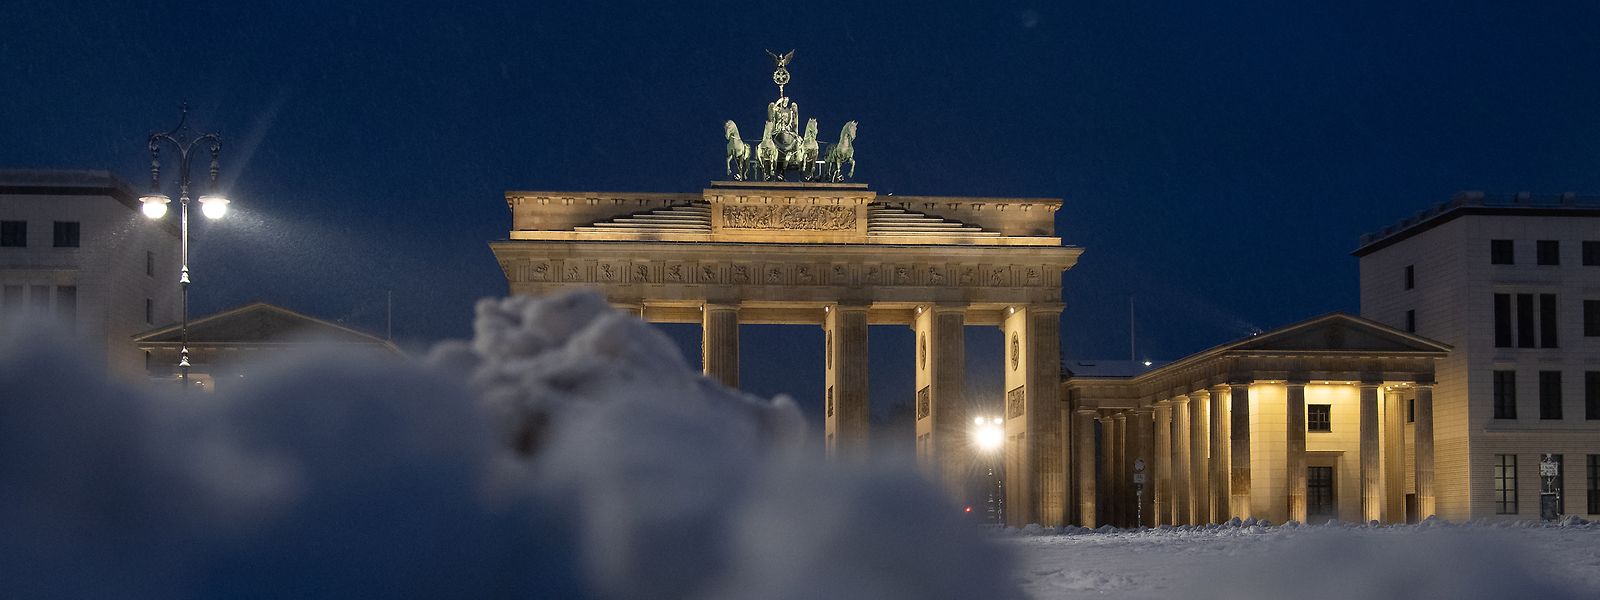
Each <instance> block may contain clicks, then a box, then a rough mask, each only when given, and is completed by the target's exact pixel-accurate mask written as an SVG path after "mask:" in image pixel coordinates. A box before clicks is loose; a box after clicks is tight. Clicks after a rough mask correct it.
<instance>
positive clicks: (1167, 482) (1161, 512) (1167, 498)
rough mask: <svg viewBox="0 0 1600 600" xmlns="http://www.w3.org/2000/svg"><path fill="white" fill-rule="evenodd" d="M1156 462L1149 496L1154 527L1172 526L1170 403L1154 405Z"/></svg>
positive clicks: (1164, 401)
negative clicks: (1152, 504) (1152, 502)
mask: <svg viewBox="0 0 1600 600" xmlns="http://www.w3.org/2000/svg"><path fill="white" fill-rule="evenodd" d="M1155 438H1156V444H1155V446H1156V448H1155V452H1156V460H1155V477H1153V480H1154V481H1155V488H1154V490H1153V491H1152V493H1151V494H1150V495H1151V496H1152V497H1154V499H1155V504H1154V510H1153V511H1152V514H1153V515H1154V517H1155V518H1153V519H1151V521H1150V522H1151V523H1152V524H1155V525H1171V524H1172V403H1170V402H1167V401H1166V400H1162V401H1160V402H1157V403H1156V423H1155Z"/></svg>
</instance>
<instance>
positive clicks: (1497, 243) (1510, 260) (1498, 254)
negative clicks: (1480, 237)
mask: <svg viewBox="0 0 1600 600" xmlns="http://www.w3.org/2000/svg"><path fill="white" fill-rule="evenodd" d="M1516 262H1517V253H1516V247H1515V246H1512V245H1511V240H1489V264H1492V265H1509V264H1515V263H1516Z"/></svg>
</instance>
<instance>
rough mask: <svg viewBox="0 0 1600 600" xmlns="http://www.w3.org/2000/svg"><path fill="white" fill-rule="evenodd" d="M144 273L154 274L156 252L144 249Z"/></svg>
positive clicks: (152, 275) (153, 275)
mask: <svg viewBox="0 0 1600 600" xmlns="http://www.w3.org/2000/svg"><path fill="white" fill-rule="evenodd" d="M144 274H145V275H149V276H151V277H155V276H156V253H154V252H151V251H149V250H145V251H144Z"/></svg>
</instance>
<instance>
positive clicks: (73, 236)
mask: <svg viewBox="0 0 1600 600" xmlns="http://www.w3.org/2000/svg"><path fill="white" fill-rule="evenodd" d="M55 247H57V248H77V247H78V222H77V221H56V228H55Z"/></svg>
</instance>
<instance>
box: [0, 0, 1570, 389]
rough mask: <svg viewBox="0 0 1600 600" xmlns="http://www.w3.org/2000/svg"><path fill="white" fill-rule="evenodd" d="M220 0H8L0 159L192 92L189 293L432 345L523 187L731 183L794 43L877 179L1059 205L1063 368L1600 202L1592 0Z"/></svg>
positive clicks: (91, 134)
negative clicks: (232, 212)
mask: <svg viewBox="0 0 1600 600" xmlns="http://www.w3.org/2000/svg"><path fill="white" fill-rule="evenodd" d="M228 4H232V3H200V2H194V3H170V2H150V3H123V2H106V3H95V2H35V1H32V0H24V1H22V2H20V3H18V2H10V3H8V8H7V10H6V11H5V12H6V14H7V17H8V18H7V19H6V23H5V24H4V25H3V26H0V27H3V29H4V35H0V133H3V134H4V142H3V143H0V165H4V166H14V167H26V166H39V167H71V168H106V169H110V170H112V171H115V172H118V173H120V174H122V175H123V176H124V177H126V178H128V179H129V180H130V181H131V182H134V183H135V184H136V185H141V186H142V185H143V183H142V182H143V179H142V169H143V168H144V165H145V161H146V157H145V154H144V149H143V140H144V137H145V136H146V135H147V134H148V133H149V132H150V131H151V130H154V129H162V128H165V127H167V126H170V124H171V122H172V121H173V119H174V118H175V116H176V112H175V110H174V107H175V105H176V104H177V103H178V102H180V101H183V100H187V101H189V102H190V103H192V104H193V105H194V106H195V107H196V110H195V118H194V120H195V121H196V122H198V123H200V124H202V125H204V126H206V127H207V128H209V129H216V130H220V131H221V132H222V133H223V134H224V135H225V136H226V137H227V138H228V140H229V141H228V145H227V147H226V148H225V150H224V156H223V169H224V178H225V179H227V180H228V181H229V183H230V189H231V193H232V196H233V197H234V198H235V200H236V204H235V208H236V209H238V210H237V213H236V216H237V217H238V218H233V219H230V220H227V221H223V222H220V223H218V224H215V225H213V224H204V225H202V226H200V227H199V228H198V230H197V232H196V238H197V242H196V251H195V260H194V267H195V271H196V278H197V283H196V287H195V288H194V297H195V310H196V312H197V313H203V312H208V311H211V310H216V309H219V308H224V307H228V306H233V305H237V304H240V303H243V302H246V301H249V300H252V299H258V298H259V299H265V300H269V301H272V302H277V303H280V304H284V305H286V306H290V307H293V308H297V309H301V310H306V311H309V312H312V313H314V314H317V315H319V316H324V317H327V318H331V319H337V320H342V321H345V322H348V323H351V324H354V325H357V326H360V327H364V328H367V329H369V330H374V331H381V330H382V328H383V319H384V316H383V315H384V292H385V290H389V289H392V290H393V292H394V297H395V318H394V329H395V335H396V337H397V338H401V340H402V341H403V342H405V343H408V344H415V345H421V344H422V343H425V342H428V341H432V340H436V339H439V338H442V337H462V336H466V335H468V334H469V332H470V319H471V310H470V306H471V303H472V302H473V301H474V300H475V299H477V298H479V297H482V296H487V295H495V294H500V293H503V292H504V290H505V284H504V281H503V279H502V277H501V276H500V274H499V271H498V269H497V267H496V266H495V263H494V261H493V259H492V256H491V254H490V253H489V251H488V249H487V247H486V245H485V242H486V241H487V240H490V239H495V238H500V237H503V236H504V235H505V232H506V230H507V228H508V226H509V215H508V213H507V211H506V208H505V205H504V203H503V200H502V193H503V192H504V191H505V190H507V189H547V190H561V189H572V190H623V191H695V190H698V189H700V188H701V187H703V186H704V184H705V183H706V181H708V180H710V179H713V178H716V177H718V176H719V174H720V169H721V152H722V140H721V123H722V121H723V120H725V119H729V118H732V119H735V120H736V121H738V122H739V123H740V124H741V125H742V126H743V127H745V128H746V129H747V130H748V129H749V128H751V127H754V126H755V125H756V124H757V123H758V122H759V120H760V119H761V117H762V112H761V111H762V110H763V105H764V103H765V102H766V101H768V100H769V99H770V96H772V94H773V89H772V84H771V82H770V80H769V79H768V76H769V73H770V71H771V64H770V62H769V60H768V59H767V57H766V56H765V54H764V53H763V52H762V49H763V48H771V49H773V50H779V49H783V50H787V49H789V48H797V49H798V52H797V55H796V58H795V62H794V64H793V65H791V71H792V72H793V74H794V82H793V83H792V84H791V86H790V88H789V93H790V95H791V96H792V97H793V98H795V100H796V101H797V102H799V103H800V107H801V110H802V112H803V113H804V114H803V116H805V117H812V116H814V117H817V118H819V119H820V120H821V122H822V124H823V125H824V127H823V130H824V137H825V138H830V139H831V136H833V135H836V131H837V128H838V125H839V123H841V122H842V121H844V120H847V119H856V120H859V121H860V122H861V134H860V138H859V140H858V147H859V148H858V153H857V156H858V158H859V159H860V161H861V163H860V170H859V177H858V178H859V179H860V180H862V181H865V182H867V183H870V184H871V185H872V186H873V187H874V189H876V190H877V191H879V192H880V193H886V192H896V193H902V194H938V195H1000V196H1006V195H1016V196H1055V197H1062V198H1064V199H1065V201H1066V204H1065V208H1064V209H1063V210H1062V211H1061V212H1060V213H1059V214H1058V217H1057V226H1058V230H1059V231H1060V232H1061V235H1062V236H1063V237H1064V238H1065V239H1066V240H1067V242H1068V243H1071V244H1075V245H1081V246H1084V247H1085V248H1087V251H1086V252H1085V254H1084V256H1083V259H1082V262H1081V263H1080V266H1078V267H1077V268H1075V269H1073V270H1072V271H1070V272H1069V273H1068V274H1067V277H1066V290H1065V292H1066V296H1067V302H1068V308H1067V312H1066V315H1065V334H1064V338H1065V346H1066V354H1067V355H1068V356H1071V357H1125V356H1126V355H1127V303H1128V297H1129V295H1130V294H1131V295H1134V296H1135V297H1137V299H1138V303H1139V305H1140V306H1141V309H1140V325H1139V332H1140V336H1139V337H1140V347H1141V352H1140V353H1141V354H1142V355H1149V356H1151V357H1154V358H1158V359H1159V358H1174V357H1178V356H1182V355H1184V354H1187V353H1190V352H1193V351H1196V350H1199V349H1202V348H1204V347H1207V346H1210V345H1213V344H1216V343H1220V342H1223V341H1227V340H1229V339H1233V338H1237V337H1240V336H1242V335H1245V334H1247V333H1248V332H1249V330H1250V329H1251V328H1252V327H1258V328H1263V329H1265V328H1271V327H1274V326H1278V325H1282V324H1285V323H1288V322H1292V321H1296V320H1299V319H1301V318H1305V317H1308V316H1312V315H1315V314H1320V313H1324V312H1328V311H1334V310H1343V311H1352V312H1354V311H1356V310H1357V309H1358V307H1357V302H1356V297H1357V294H1356V262H1355V260H1354V259H1353V258H1351V257H1350V256H1349V255H1348V252H1349V251H1350V250H1351V249H1353V247H1354V245H1355V242H1356V238H1357V236H1359V235H1360V234H1361V233H1363V232H1366V231H1370V230H1374V229H1377V228H1379V227H1381V226H1383V225H1385V224H1387V223H1390V222H1392V221H1395V220H1397V219H1399V218H1401V217H1403V216H1405V215H1407V214H1410V213H1411V212H1414V211H1416V210H1419V209H1422V208H1424V207H1425V206H1426V205H1427V204H1428V203H1431V202H1435V201H1440V200H1444V199H1447V198H1448V197H1449V196H1450V194H1451V193H1453V192H1454V191H1456V190H1461V189H1483V190H1488V191H1507V192H1509V191H1517V190H1523V189H1530V190H1535V191H1545V192H1559V191H1564V190H1578V191H1590V192H1593V191H1596V190H1600V70H1597V66H1600V64H1597V63H1600V36H1596V35H1595V31H1596V27H1597V25H1600V4H1596V3H1593V2H1581V3H1579V2H1574V3H1570V4H1566V5H1563V3H1515V5H1514V6H1513V5H1508V3H1501V2H1448V3H1427V4H1426V5H1423V4H1422V3H1417V4H1416V5H1408V6H1397V5H1398V4H1401V3H1393V2H1377V3H1357V2H1331V3H1326V4H1321V3H1311V2H1288V3H1285V2H1250V3H1212V2H1204V3H1202V2H1173V3H1164V2H1137V3H1127V2H1087V3H1065V2H1048V3H1034V4H1030V3H1013V2H981V3H973V4H972V5H954V4H950V5H943V4H936V3H910V4H896V3H879V2H864V3H849V4H846V5H843V6H830V5H827V4H820V3H786V4H781V5H770V6H767V5H759V4H755V3H748V2H738V3H718V4H716V5H689V4H684V3H676V2H672V3H655V4H654V5H652V6H650V7H645V8H641V7H638V6H632V5H629V6H605V5H603V3H595V5H593V6H575V5H582V4H586V3H578V2H570V3H556V2H549V3H542V2H516V3H509V5H507V6H499V7H480V6H468V5H467V4H468V3H460V4H454V3H429V4H426V5H423V6H411V5H405V6H402V5H400V4H406V3H388V2H383V3H370V4H365V5H359V6H358V5H355V4H354V3H351V4H349V5H346V4H345V3H326V4H328V5H330V6H319V5H318V4H323V3H269V4H274V5H273V6H268V7H256V8H237V7H232V6H226V5H228ZM279 5H281V6H279ZM334 5H337V6H334ZM751 329H752V331H749V332H748V335H747V337H746V350H745V364H746V369H745V379H746V381H747V382H748V383H749V385H748V386H747V387H750V388H752V389H753V390H754V391H757V392H760V393H771V392H774V391H779V390H785V389H792V391H796V392H800V393H802V394H811V393H813V392H814V390H815V389H817V388H819V387H820V381H821V374H820V371H819V370H818V369H816V368H813V367H820V364H821V363H820V355H819V354H817V353H816V349H815V348H813V346H819V345H820V342H819V340H820V338H821V334H820V332H819V331H814V329H815V328H805V329H803V331H804V332H805V333H804V335H798V336H796V335H794V332H799V331H802V330H800V329H790V328H751ZM876 329H881V328H875V331H874V334H873V335H874V337H873V342H874V344H875V348H877V350H875V352H874V353H873V360H874V361H877V363H876V364H881V365H885V366H886V368H885V369H884V370H885V371H886V372H889V373H891V374H890V375H883V376H881V377H889V378H890V379H892V380H895V381H896V383H893V384H892V385H891V384H890V383H887V382H885V383H881V384H880V382H879V380H878V379H877V378H878V377H880V376H879V375H878V374H876V373H875V379H874V388H875V390H877V389H878V388H880V387H883V386H891V387H893V389H895V390H896V391H904V392H906V393H907V394H908V393H909V386H907V385H902V384H900V383H898V381H899V380H903V379H904V378H908V377H909V373H910V361H909V357H908V355H909V340H910V335H909V333H906V332H901V331H898V330H897V331H884V332H878V331H876ZM680 333H681V334H683V335H680V336H679V337H686V338H687V340H688V341H687V342H686V343H687V344H690V345H692V344H694V343H696V342H695V341H694V337H693V336H692V335H689V334H687V333H684V332H680ZM789 338H798V340H799V341H798V345H790V346H785V347H778V348H775V347H774V345H775V342H781V341H789ZM813 338H815V339H813ZM902 338H903V339H902ZM990 338H992V339H990ZM971 343H972V344H973V345H974V348H973V350H981V349H983V348H987V347H989V346H994V347H996V348H998V346H999V335H998V334H997V333H993V332H988V331H981V332H978V331H975V332H974V333H973V338H972V341H971ZM891 346H894V347H891ZM902 347H903V348H902ZM790 348H793V349H790ZM759 350H766V352H764V353H763V352H759ZM891 351H893V352H892V353H891ZM996 353H997V352H996ZM969 354H975V355H976V354H979V353H977V352H972V351H969ZM813 355H816V356H817V358H816V359H815V360H812V356H813ZM901 355H907V356H901ZM990 358H991V357H988V356H987V354H984V355H983V356H981V357H979V356H974V359H973V360H974V361H980V362H979V363H974V364H975V366H974V369H976V371H975V372H974V373H975V374H974V376H973V378H974V379H981V376H980V375H978V374H977V373H978V372H981V371H982V370H983V368H984V367H983V366H982V364H980V363H981V361H987V360H990ZM694 360H697V357H694V356H691V361H694ZM811 363H816V364H815V365H812V364H811ZM795 365H800V366H799V367H795ZM796 368H798V371H796ZM899 387H906V388H907V389H905V390H899V389H898V388H899ZM884 395H885V393H878V392H876V391H875V398H883V396H884ZM897 395H898V394H897ZM886 400H890V401H897V400H896V399H892V398H886ZM880 406H881V404H880Z"/></svg>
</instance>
